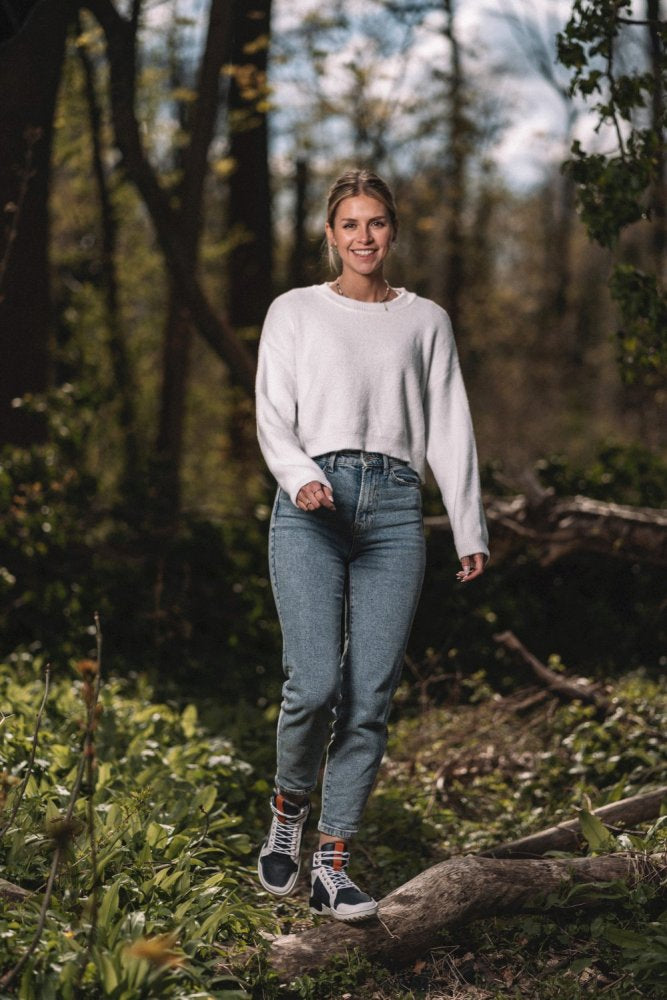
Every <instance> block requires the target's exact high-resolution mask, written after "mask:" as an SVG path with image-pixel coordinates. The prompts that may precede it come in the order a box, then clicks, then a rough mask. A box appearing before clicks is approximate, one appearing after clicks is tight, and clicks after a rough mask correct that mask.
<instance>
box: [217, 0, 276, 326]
mask: <svg viewBox="0 0 667 1000" xmlns="http://www.w3.org/2000/svg"><path fill="white" fill-rule="evenodd" d="M270 20H271V0H238V2H237V3H236V4H235V5H234V13H233V37H232V55H231V64H232V67H233V70H232V73H231V79H230V89H229V125H230V157H231V158H232V159H233V161H234V170H233V173H232V175H231V177H230V179H229V209H228V227H229V231H230V235H231V238H232V241H233V243H234V248H233V250H232V252H231V254H230V258H229V312H230V318H231V322H232V325H233V326H241V327H243V326H258V325H259V324H260V323H261V322H262V321H263V319H264V315H265V313H266V310H267V308H268V306H269V303H270V302H271V299H272V256H273V255H272V226H271V190H270V184H269V162H268V124H267V109H266V103H267V91H266V67H267V57H268V51H269V37H270Z"/></svg>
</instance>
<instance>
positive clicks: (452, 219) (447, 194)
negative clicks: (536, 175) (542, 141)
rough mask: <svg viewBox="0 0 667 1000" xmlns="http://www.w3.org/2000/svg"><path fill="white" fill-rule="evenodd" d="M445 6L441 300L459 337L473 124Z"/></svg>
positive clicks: (450, 12) (446, 0)
mask: <svg viewBox="0 0 667 1000" xmlns="http://www.w3.org/2000/svg"><path fill="white" fill-rule="evenodd" d="M443 6H444V10H445V16H446V23H445V30H444V33H445V36H446V38H447V40H448V42H449V49H450V67H449V79H448V87H447V119H448V139H447V158H446V167H445V172H444V192H443V194H444V201H445V204H446V206H447V216H446V220H445V225H446V234H445V261H444V269H443V289H442V301H443V302H445V303H446V305H447V312H448V313H449V316H450V319H451V321H452V326H453V328H454V330H455V331H456V332H457V334H460V333H462V310H461V306H462V296H463V290H464V287H465V259H466V247H465V231H464V221H463V219H464V212H465V206H466V196H467V190H466V188H467V169H468V154H469V151H470V141H469V139H470V136H469V133H470V123H469V122H468V119H467V116H466V113H465V82H464V79H463V67H462V61H461V46H460V44H459V40H458V36H457V34H456V31H455V24H454V14H455V11H454V5H453V3H452V0H443ZM459 340H460V341H461V342H462V343H463V342H464V338H462V337H459Z"/></svg>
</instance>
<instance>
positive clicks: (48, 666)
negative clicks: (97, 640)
mask: <svg viewBox="0 0 667 1000" xmlns="http://www.w3.org/2000/svg"><path fill="white" fill-rule="evenodd" d="M50 684H51V664H50V663H47V664H46V667H45V669H44V695H43V696H42V704H41V705H40V706H39V712H38V713H37V720H36V722H35V731H34V733H33V734H32V746H31V748H30V756H29V757H28V766H27V768H26V773H25V777H24V779H23V782H22V783H21V787H20V788H19V790H18V792H17V793H16V799H15V800H14V803H13V804H12V811H11V812H10V814H9V818H8V820H7V822H6V823H5V825H4V826H3V827H2V829H1V830H0V837H4V835H5V834H6V832H7V830H8V829H9V828H10V826H11V825H12V823H13V822H14V820H15V819H16V814H17V812H18V811H19V806H20V805H21V802H22V801H23V796H24V795H25V790H26V788H27V786H28V781H29V780H30V775H31V774H32V768H33V765H34V763H35V754H36V753H37V737H38V736H39V729H40V726H41V724H42V716H43V714H44V706H45V705H46V699H47V698H48V696H49V687H50ZM3 721H4V719H3Z"/></svg>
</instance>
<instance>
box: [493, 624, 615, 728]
mask: <svg viewBox="0 0 667 1000" xmlns="http://www.w3.org/2000/svg"><path fill="white" fill-rule="evenodd" d="M493 638H494V639H495V641H496V642H497V643H498V644H499V645H501V646H504V647H505V649H508V650H509V651H510V652H512V653H517V654H518V655H519V656H520V657H521V659H522V660H523V661H524V663H527V664H528V666H529V667H530V668H531V670H532V671H533V673H534V674H535V676H536V677H537V678H538V679H539V680H540V681H541V682H542V684H545V685H546V687H547V689H548V690H549V691H553V692H554V693H555V694H558V695H560V696H561V697H563V698H565V699H566V700H568V701H577V699H578V700H579V701H583V702H584V703H586V704H590V705H595V707H596V709H597V711H598V714H599V715H602V716H604V715H606V713H607V712H608V711H609V702H608V701H607V699H606V698H605V697H604V695H602V694H601V693H600V690H599V688H598V687H597V686H596V685H594V684H589V683H588V681H584V680H582V679H581V678H567V677H564V676H563V675H562V674H557V673H556V672H555V670H550V669H549V667H546V666H545V665H544V664H543V663H541V662H540V660H538V659H537V657H536V656H534V655H533V654H532V653H531V652H530V651H529V650H528V649H526V647H525V646H524V645H523V643H522V642H520V641H519V639H517V637H516V636H515V635H514V633H513V632H510V631H507V632H497V633H496V634H495V635H494V637H493Z"/></svg>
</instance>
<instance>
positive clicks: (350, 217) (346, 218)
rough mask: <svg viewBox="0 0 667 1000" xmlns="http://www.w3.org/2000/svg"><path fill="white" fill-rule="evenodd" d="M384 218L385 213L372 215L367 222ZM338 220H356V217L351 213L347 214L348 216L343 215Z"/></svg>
mask: <svg viewBox="0 0 667 1000" xmlns="http://www.w3.org/2000/svg"><path fill="white" fill-rule="evenodd" d="M386 218H387V216H386V215H374V216H372V218H370V219H369V220H368V221H369V222H377V220H378V219H386ZM340 221H341V222H358V219H356V218H355V217H354V216H352V215H348V216H344V217H343V218H342V219H341V220H340Z"/></svg>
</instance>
